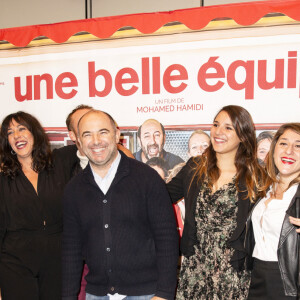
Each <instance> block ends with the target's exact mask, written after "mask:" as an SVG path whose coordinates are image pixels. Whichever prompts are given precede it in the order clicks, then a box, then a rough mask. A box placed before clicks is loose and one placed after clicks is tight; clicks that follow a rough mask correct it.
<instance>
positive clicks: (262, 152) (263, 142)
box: [257, 131, 275, 165]
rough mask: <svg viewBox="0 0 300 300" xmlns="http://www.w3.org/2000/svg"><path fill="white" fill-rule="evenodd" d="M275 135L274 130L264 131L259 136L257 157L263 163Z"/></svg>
mask: <svg viewBox="0 0 300 300" xmlns="http://www.w3.org/2000/svg"><path fill="white" fill-rule="evenodd" d="M274 135H275V132H274V131H262V132H261V133H260V134H259V135H258V137H257V158H258V161H259V163H260V164H261V165H264V163H265V160H266V156H267V154H268V153H269V150H270V146H271V143H272V140H273V137H274Z"/></svg>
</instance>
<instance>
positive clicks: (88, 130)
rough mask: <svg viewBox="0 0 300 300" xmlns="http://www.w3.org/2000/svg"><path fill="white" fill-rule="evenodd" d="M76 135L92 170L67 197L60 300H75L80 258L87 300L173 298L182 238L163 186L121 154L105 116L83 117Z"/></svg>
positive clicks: (70, 187)
mask: <svg viewBox="0 0 300 300" xmlns="http://www.w3.org/2000/svg"><path fill="white" fill-rule="evenodd" d="M78 136H79V142H80V146H81V148H82V150H83V152H84V153H85V155H86V156H87V157H88V158H89V164H88V166H87V167H86V168H85V169H84V170H83V171H82V172H80V173H79V174H78V175H77V176H76V177H75V178H74V179H73V180H72V181H71V182H70V183H69V184H68V185H67V187H66V189H65V193H64V234H63V298H62V299H74V300H75V299H77V293H78V291H79V288H80V277H81V272H82V261H83V258H85V259H86V264H87V266H88V269H89V273H88V275H87V276H86V281H87V286H86V292H87V294H86V299H87V300H90V299H119V298H118V297H125V296H127V298H126V299H129V300H130V299H132V298H131V297H132V296H143V297H144V298H141V297H137V298H134V299H153V300H156V299H173V297H174V293H175V287H176V268H177V259H178V236H177V232H176V224H175V219H174V214H173V210H172V206H171V203H170V199H169V195H168V192H167V190H166V187H165V184H164V182H163V180H162V179H161V178H160V177H159V175H158V174H157V172H156V171H154V170H152V169H151V168H149V167H148V166H146V165H144V164H141V163H140V162H138V161H136V160H134V159H131V158H128V157H127V156H126V155H124V154H123V153H122V152H119V151H118V150H117V143H118V141H119V136H120V132H119V130H118V129H117V128H116V126H115V122H114V120H113V119H112V118H111V117H110V116H109V115H108V114H106V113H104V112H101V111H95V110H92V111H89V112H88V113H86V114H85V115H84V116H83V117H82V118H81V119H80V121H79V124H78ZM149 178H151V180H149ZM137 186H138V188H137ZM120 295H122V296H120Z"/></svg>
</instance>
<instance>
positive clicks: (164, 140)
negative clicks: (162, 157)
mask: <svg viewBox="0 0 300 300" xmlns="http://www.w3.org/2000/svg"><path fill="white" fill-rule="evenodd" d="M165 143H166V135H164V139H163V145H162V146H163V147H164V146H165Z"/></svg>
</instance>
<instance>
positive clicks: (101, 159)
mask: <svg viewBox="0 0 300 300" xmlns="http://www.w3.org/2000/svg"><path fill="white" fill-rule="evenodd" d="M78 135H79V139H78V140H79V143H80V146H81V148H82V150H83V152H84V154H85V155H86V156H87V157H88V158H89V161H90V163H91V165H92V166H93V167H94V168H95V169H98V170H99V171H105V170H108V169H109V167H110V166H111V164H112V162H113V161H114V160H115V158H116V157H117V154H118V150H117V143H118V141H119V138H120V131H119V130H118V129H116V128H115V126H114V125H113V124H112V121H111V120H110V119H109V117H108V116H107V115H106V114H105V113H103V112H100V111H91V112H88V113H87V114H86V115H84V116H83V117H82V119H81V120H80V123H79V132H78Z"/></svg>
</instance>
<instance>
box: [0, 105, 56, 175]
mask: <svg viewBox="0 0 300 300" xmlns="http://www.w3.org/2000/svg"><path fill="white" fill-rule="evenodd" d="M12 120H14V121H15V122H17V123H19V124H21V125H23V126H25V127H26V128H27V129H28V130H29V131H30V132H31V134H32V135H33V140H34V145H33V150H32V169H33V170H34V171H35V172H41V171H42V170H44V169H49V168H51V167H52V157H51V149H50V143H49V140H48V137H47V135H46V133H45V131H44V129H43V127H42V126H41V124H40V122H39V121H38V120H37V119H36V118H35V117H33V116H32V115H30V114H28V113H25V112H23V111H18V112H16V113H13V114H10V115H8V116H6V117H5V118H4V120H3V122H2V125H1V131H0V139H1V140H0V165H1V171H2V172H3V174H4V175H6V176H9V177H11V178H15V177H16V175H17V172H18V171H19V170H21V169H22V166H21V164H20V162H19V160H18V158H17V155H14V154H12V148H11V146H10V144H9V142H8V134H7V133H8V128H9V127H10V124H11V122H12Z"/></svg>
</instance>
